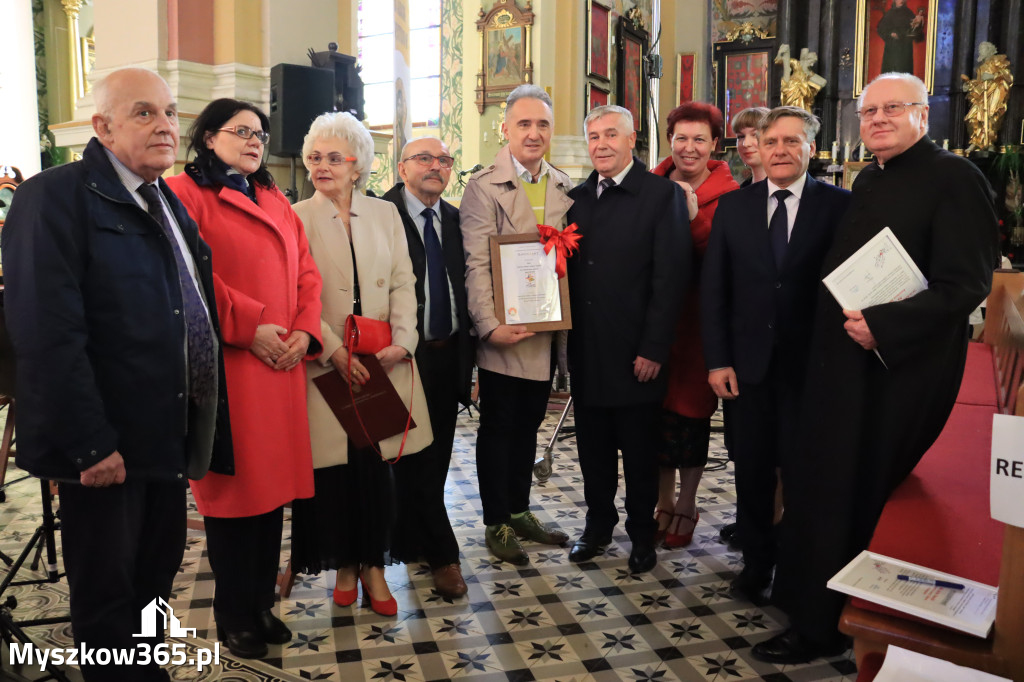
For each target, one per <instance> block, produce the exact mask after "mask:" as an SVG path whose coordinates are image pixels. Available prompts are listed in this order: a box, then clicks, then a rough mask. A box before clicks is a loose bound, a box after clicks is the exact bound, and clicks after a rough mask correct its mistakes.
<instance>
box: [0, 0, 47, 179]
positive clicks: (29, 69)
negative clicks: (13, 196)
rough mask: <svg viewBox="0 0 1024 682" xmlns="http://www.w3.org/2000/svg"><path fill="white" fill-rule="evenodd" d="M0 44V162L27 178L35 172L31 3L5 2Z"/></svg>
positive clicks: (36, 141)
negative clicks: (0, 56) (1, 57)
mask: <svg viewBox="0 0 1024 682" xmlns="http://www.w3.org/2000/svg"><path fill="white" fill-rule="evenodd" d="M0 45H2V46H3V59H0V102H3V105H2V106H0V165H9V166H17V167H18V168H19V169H20V170H21V172H22V174H23V175H24V176H25V177H28V176H30V175H34V174H35V173H38V172H39V110H38V107H37V106H36V63H35V48H34V46H33V43H32V3H30V2H28V1H27V0H26V1H25V2H13V3H9V4H7V3H5V9H4V15H3V19H2V20H0Z"/></svg>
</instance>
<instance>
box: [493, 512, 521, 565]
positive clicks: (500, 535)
mask: <svg viewBox="0 0 1024 682" xmlns="http://www.w3.org/2000/svg"><path fill="white" fill-rule="evenodd" d="M484 537H485V538H486V540H487V549H489V550H491V554H493V555H494V556H496V557H498V558H499V559H501V560H502V561H507V562H509V563H510V564H516V565H518V566H522V565H523V564H528V563H530V557H529V556H527V555H526V550H524V549H523V546H522V545H520V544H519V540H518V539H516V532H515V531H514V530H513V529H512V526H510V525H508V524H507V523H503V524H501V525H498V526H487V530H486V531H484Z"/></svg>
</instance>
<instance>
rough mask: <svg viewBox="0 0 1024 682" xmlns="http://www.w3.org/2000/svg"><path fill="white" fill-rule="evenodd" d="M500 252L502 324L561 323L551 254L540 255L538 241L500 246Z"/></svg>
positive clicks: (556, 281) (553, 252)
mask: <svg viewBox="0 0 1024 682" xmlns="http://www.w3.org/2000/svg"><path fill="white" fill-rule="evenodd" d="M500 248H501V282H502V289H503V291H504V299H505V323H506V324H529V323H531V322H551V321H553V320H560V319H562V305H561V298H560V297H559V293H558V292H559V290H558V274H557V273H556V272H555V259H556V255H555V250H554V249H552V250H551V252H550V253H544V245H543V244H542V243H540V242H539V241H538V242H526V243H522V244H517V243H511V244H502V245H501V247H500Z"/></svg>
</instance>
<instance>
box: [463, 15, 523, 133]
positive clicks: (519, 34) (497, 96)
mask: <svg viewBox="0 0 1024 682" xmlns="http://www.w3.org/2000/svg"><path fill="white" fill-rule="evenodd" d="M476 28H477V31H479V32H480V71H479V72H478V73H477V77H476V108H477V110H478V111H479V112H480V113H481V114H482V113H484V109H485V108H486V107H487V106H488V105H491V104H500V103H502V102H504V101H505V98H507V97H508V95H509V93H510V92H512V91H513V90H514V89H515V88H516V87H517V86H519V85H521V84H523V83H532V82H533V61H532V57H531V55H532V53H533V49H532V45H531V30H532V28H533V10H532V9H530V5H529V4H527V8H526V9H525V10H521V9H519V7H517V6H516V3H515V0H498V2H496V3H495V4H494V7H493V8H491V11H490V12H487V13H484V11H483V9H481V10H480V19H479V20H477V22H476Z"/></svg>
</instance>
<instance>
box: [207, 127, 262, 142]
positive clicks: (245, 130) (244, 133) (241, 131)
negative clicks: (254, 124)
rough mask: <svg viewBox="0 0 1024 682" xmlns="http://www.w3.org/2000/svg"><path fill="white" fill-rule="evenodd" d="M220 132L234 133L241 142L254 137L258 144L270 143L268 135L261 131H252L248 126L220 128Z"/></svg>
mask: <svg viewBox="0 0 1024 682" xmlns="http://www.w3.org/2000/svg"><path fill="white" fill-rule="evenodd" d="M219 130H220V131H222V132H226V133H234V134H235V135H238V136H239V137H240V138H242V139H243V140H248V139H249V138H250V137H253V136H255V137H256V139H257V140H259V142H260V144H266V143H267V142H269V141H270V133H268V132H265V131H263V130H253V129H252V128H250V127H249V126H236V127H234V128H220V129H219Z"/></svg>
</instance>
